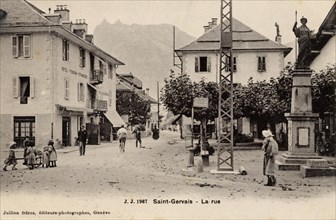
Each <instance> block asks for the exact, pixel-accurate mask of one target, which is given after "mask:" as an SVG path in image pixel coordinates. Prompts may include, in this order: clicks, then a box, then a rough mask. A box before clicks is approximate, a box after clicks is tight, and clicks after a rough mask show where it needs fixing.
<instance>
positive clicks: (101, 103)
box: [86, 99, 107, 112]
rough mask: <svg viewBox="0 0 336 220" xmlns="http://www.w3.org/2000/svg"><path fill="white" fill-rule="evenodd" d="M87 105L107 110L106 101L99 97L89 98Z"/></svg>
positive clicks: (98, 109)
mask: <svg viewBox="0 0 336 220" xmlns="http://www.w3.org/2000/svg"><path fill="white" fill-rule="evenodd" d="M86 103H87V107H88V108H91V109H93V110H96V111H101V112H104V111H105V112H106V111H107V101H105V100H100V99H89V100H87V102H86Z"/></svg>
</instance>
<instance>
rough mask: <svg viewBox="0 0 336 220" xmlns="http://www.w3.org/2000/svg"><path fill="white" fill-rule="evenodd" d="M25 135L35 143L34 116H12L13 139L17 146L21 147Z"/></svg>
mask: <svg viewBox="0 0 336 220" xmlns="http://www.w3.org/2000/svg"><path fill="white" fill-rule="evenodd" d="M26 136H28V137H29V139H30V140H31V141H33V142H34V143H35V117H14V141H15V142H16V143H17V146H18V147H23V141H24V139H25V137H26Z"/></svg>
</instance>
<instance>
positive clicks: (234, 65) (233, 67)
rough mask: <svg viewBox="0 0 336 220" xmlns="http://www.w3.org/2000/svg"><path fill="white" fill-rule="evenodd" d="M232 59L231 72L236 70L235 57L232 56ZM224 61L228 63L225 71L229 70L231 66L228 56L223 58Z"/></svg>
mask: <svg viewBox="0 0 336 220" xmlns="http://www.w3.org/2000/svg"><path fill="white" fill-rule="evenodd" d="M232 60H233V66H232V71H233V72H237V57H232ZM225 63H228V64H229V65H228V66H226V68H225V71H226V72H229V71H230V66H231V64H230V60H229V58H228V57H226V59H225Z"/></svg>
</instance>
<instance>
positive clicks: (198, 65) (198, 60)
mask: <svg viewBox="0 0 336 220" xmlns="http://www.w3.org/2000/svg"><path fill="white" fill-rule="evenodd" d="M195 72H211V60H210V57H195Z"/></svg>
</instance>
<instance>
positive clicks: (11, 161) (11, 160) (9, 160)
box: [3, 141, 17, 171]
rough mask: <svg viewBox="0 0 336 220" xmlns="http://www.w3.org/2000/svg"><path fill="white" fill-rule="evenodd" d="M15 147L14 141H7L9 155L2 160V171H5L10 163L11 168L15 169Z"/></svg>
mask: <svg viewBox="0 0 336 220" xmlns="http://www.w3.org/2000/svg"><path fill="white" fill-rule="evenodd" d="M15 147H16V143H15V142H14V141H11V142H10V143H9V149H10V150H9V155H8V157H7V158H6V160H5V161H4V163H5V167H4V168H3V170H4V171H7V166H10V165H13V167H12V170H17V169H16V168H15V166H16V164H17V163H16V157H15V151H14V149H15Z"/></svg>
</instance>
